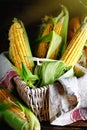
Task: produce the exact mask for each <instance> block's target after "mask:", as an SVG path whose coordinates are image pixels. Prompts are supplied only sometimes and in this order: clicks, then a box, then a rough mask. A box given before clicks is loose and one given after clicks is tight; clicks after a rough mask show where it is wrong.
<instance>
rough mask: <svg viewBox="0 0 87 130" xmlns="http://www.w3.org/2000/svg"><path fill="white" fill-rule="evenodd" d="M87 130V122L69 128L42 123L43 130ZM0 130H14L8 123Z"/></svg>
mask: <svg viewBox="0 0 87 130" xmlns="http://www.w3.org/2000/svg"><path fill="white" fill-rule="evenodd" d="M83 129H84V130H86V129H87V121H79V122H76V123H73V124H71V125H68V126H52V125H50V124H49V122H42V123H41V130H83ZM0 130H13V129H11V128H10V127H9V126H8V125H7V124H6V123H4V122H0Z"/></svg>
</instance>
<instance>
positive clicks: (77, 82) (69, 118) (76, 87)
mask: <svg viewBox="0 0 87 130" xmlns="http://www.w3.org/2000/svg"><path fill="white" fill-rule="evenodd" d="M58 80H59V81H60V82H61V83H62V85H63V86H64V88H65V89H66V90H67V91H68V93H69V94H70V93H71V94H72V93H74V94H76V95H77V99H78V104H77V105H76V106H75V107H74V108H73V109H71V110H69V111H68V112H65V113H63V114H60V115H59V116H55V115H54V116H55V119H54V120H53V121H51V124H52V125H58V126H65V125H69V124H71V123H74V122H76V121H80V120H87V74H84V76H82V77H80V78H76V77H71V78H65V79H58ZM54 87H55V86H54ZM70 88H71V89H70ZM54 90H55V89H54ZM54 93H55V92H54ZM49 95H50V94H49ZM50 96H51V95H50ZM55 100H56V97H55V99H54V101H55ZM51 105H52V104H51ZM54 105H55V104H53V107H54V108H55V106H54Z"/></svg>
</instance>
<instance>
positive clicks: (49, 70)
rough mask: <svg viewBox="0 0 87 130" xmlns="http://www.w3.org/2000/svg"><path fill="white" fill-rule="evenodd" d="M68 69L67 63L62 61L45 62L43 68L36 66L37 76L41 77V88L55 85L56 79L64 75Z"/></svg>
mask: <svg viewBox="0 0 87 130" xmlns="http://www.w3.org/2000/svg"><path fill="white" fill-rule="evenodd" d="M39 68H40V69H39ZM66 69H67V67H66V65H65V63H64V62H62V61H49V62H43V63H42V65H41V66H36V68H35V74H38V75H39V76H40V82H39V86H45V85H48V84H51V83H53V82H54V80H55V79H56V78H59V77H60V76H61V75H62V74H64V72H65V71H66ZM38 72H39V73H38Z"/></svg>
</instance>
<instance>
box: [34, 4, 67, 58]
mask: <svg viewBox="0 0 87 130" xmlns="http://www.w3.org/2000/svg"><path fill="white" fill-rule="evenodd" d="M68 20H69V14H68V10H67V9H66V7H64V6H62V11H61V13H60V14H59V15H58V16H57V17H50V16H46V17H45V18H44V22H43V24H42V26H41V30H40V35H39V40H38V47H37V50H36V56H37V57H39V58H50V59H56V58H57V56H58V52H59V49H60V47H62V48H61V49H62V50H63V51H64V49H65V48H66V45H65V44H66V37H67V27H68ZM52 31H53V32H55V35H54V33H53V35H51V36H50V32H52ZM56 34H57V35H58V38H57V35H56ZM45 36H46V37H45ZM59 36H61V40H60V37H59ZM41 37H42V38H41ZM49 37H50V39H49ZM61 52H62V51H61ZM60 55H61V54H60Z"/></svg>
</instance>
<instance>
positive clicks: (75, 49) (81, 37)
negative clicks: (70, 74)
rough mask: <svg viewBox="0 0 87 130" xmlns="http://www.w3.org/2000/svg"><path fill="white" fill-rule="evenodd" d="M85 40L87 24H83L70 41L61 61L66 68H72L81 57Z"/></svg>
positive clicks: (86, 38) (86, 37)
mask: <svg viewBox="0 0 87 130" xmlns="http://www.w3.org/2000/svg"><path fill="white" fill-rule="evenodd" d="M86 40H87V23H84V24H83V25H82V26H81V28H80V29H79V30H78V31H77V32H76V34H75V35H74V37H73V38H72V40H71V41H70V43H69V45H68V47H67V49H66V51H65V53H64V54H63V56H62V58H61V60H62V61H64V62H65V63H66V65H67V66H74V65H75V64H76V63H77V61H78V60H79V58H80V56H81V52H82V49H83V47H84V44H85V42H86Z"/></svg>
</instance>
